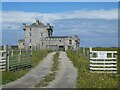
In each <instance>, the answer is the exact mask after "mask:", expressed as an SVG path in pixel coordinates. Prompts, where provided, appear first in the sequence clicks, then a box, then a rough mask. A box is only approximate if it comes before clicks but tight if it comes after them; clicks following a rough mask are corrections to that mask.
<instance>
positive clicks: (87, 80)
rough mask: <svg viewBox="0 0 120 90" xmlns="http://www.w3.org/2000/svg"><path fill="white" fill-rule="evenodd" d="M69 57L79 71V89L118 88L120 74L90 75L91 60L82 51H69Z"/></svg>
mask: <svg viewBox="0 0 120 90" xmlns="http://www.w3.org/2000/svg"><path fill="white" fill-rule="evenodd" d="M67 54H68V57H69V58H70V59H71V60H72V62H73V64H74V66H75V67H76V68H77V69H78V77H77V81H76V82H77V88H117V87H118V76H119V75H118V74H105V73H90V70H89V58H88V57H85V56H84V55H83V54H82V53H81V52H80V51H79V52H74V51H71V50H67Z"/></svg>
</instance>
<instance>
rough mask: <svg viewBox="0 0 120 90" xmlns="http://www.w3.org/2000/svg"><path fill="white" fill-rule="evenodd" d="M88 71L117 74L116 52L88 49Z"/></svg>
mask: <svg viewBox="0 0 120 90" xmlns="http://www.w3.org/2000/svg"><path fill="white" fill-rule="evenodd" d="M90 71H91V72H97V73H117V51H92V48H90Z"/></svg>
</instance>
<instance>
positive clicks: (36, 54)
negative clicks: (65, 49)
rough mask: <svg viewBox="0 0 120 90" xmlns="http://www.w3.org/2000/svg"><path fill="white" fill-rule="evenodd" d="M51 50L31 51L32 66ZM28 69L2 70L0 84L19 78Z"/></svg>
mask: <svg viewBox="0 0 120 90" xmlns="http://www.w3.org/2000/svg"><path fill="white" fill-rule="evenodd" d="M50 52H51V50H40V51H33V52H32V64H33V67H32V68H34V67H35V66H37V65H38V64H39V62H40V61H42V60H43V58H44V57H46V56H47V54H48V53H50ZM28 71H30V69H26V70H18V71H15V72H8V71H3V72H2V84H6V83H9V82H12V81H15V80H17V79H18V78H21V77H22V76H24V75H25V74H26V73H27V72H28Z"/></svg>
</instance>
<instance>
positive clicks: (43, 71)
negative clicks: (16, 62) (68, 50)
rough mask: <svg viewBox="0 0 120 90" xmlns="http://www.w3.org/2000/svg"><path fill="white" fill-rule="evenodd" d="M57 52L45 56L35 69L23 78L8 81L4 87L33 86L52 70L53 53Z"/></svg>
mask: <svg viewBox="0 0 120 90" xmlns="http://www.w3.org/2000/svg"><path fill="white" fill-rule="evenodd" d="M54 54H55V52H52V53H50V54H48V55H47V57H46V58H44V60H43V61H41V62H40V63H39V65H38V66H36V67H35V68H34V69H32V70H31V71H30V72H28V73H27V74H26V75H25V76H23V77H22V78H20V79H18V80H16V81H14V82H11V83H8V84H6V85H4V86H3V88H32V87H34V86H35V84H36V83H38V82H39V81H40V80H41V79H42V78H43V77H45V76H46V75H47V74H48V73H49V72H50V70H51V66H52V60H53V55H54Z"/></svg>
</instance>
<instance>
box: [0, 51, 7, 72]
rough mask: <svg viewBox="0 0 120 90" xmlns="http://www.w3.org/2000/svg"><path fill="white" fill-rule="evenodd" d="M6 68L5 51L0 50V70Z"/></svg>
mask: <svg viewBox="0 0 120 90" xmlns="http://www.w3.org/2000/svg"><path fill="white" fill-rule="evenodd" d="M5 70H6V51H5V50H0V71H5Z"/></svg>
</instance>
